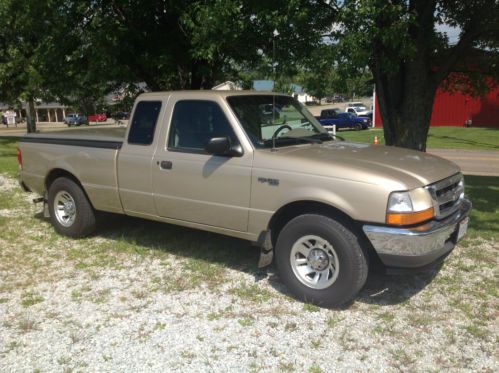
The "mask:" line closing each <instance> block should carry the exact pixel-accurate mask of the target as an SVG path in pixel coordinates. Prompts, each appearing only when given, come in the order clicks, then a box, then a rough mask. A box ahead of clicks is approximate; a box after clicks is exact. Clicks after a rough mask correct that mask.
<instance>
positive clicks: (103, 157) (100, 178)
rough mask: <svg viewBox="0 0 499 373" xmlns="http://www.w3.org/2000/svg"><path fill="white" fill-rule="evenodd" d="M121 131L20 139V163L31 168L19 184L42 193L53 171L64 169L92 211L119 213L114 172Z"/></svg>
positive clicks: (72, 132)
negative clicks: (21, 157)
mask: <svg viewBox="0 0 499 373" xmlns="http://www.w3.org/2000/svg"><path fill="white" fill-rule="evenodd" d="M125 132H126V128H88V129H74V130H63V131H54V132H48V133H40V134H30V135H27V136H25V137H24V138H23V139H22V142H23V143H24V145H23V153H22V155H23V161H24V162H25V163H26V164H29V165H31V166H33V167H28V168H26V170H24V171H23V183H24V184H25V185H29V186H30V188H31V189H34V190H37V191H38V190H44V189H46V188H45V184H46V183H47V182H50V181H51V180H53V179H54V178H56V177H57V176H58V172H57V171H54V170H65V171H67V172H69V173H71V174H72V175H74V176H75V177H76V178H77V180H79V181H80V182H81V184H82V186H83V188H84V190H85V192H86V193H87V195H88V197H89V199H90V200H91V201H92V203H93V206H94V208H96V209H98V210H103V211H109V212H118V213H122V212H123V209H122V207H121V203H120V199H119V193H118V182H117V175H116V170H117V156H118V150H119V149H120V148H121V146H122V144H123V140H124V137H125ZM47 145H50V146H47ZM62 154H64V156H61V155H62ZM45 178H46V179H45Z"/></svg>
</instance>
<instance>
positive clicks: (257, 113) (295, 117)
mask: <svg viewBox="0 0 499 373" xmlns="http://www.w3.org/2000/svg"><path fill="white" fill-rule="evenodd" d="M227 101H228V103H229V105H230V107H231V108H232V110H233V111H234V113H235V114H236V116H237V118H238V119H239V122H240V123H241V125H242V126H243V128H244V130H245V131H246V133H247V134H248V137H249V138H250V140H251V142H252V143H253V145H254V146H255V147H256V148H270V147H272V146H273V143H274V142H275V146H284V145H293V144H297V143H298V144H299V143H303V142H315V141H313V140H316V141H317V139H318V140H319V141H322V140H329V139H330V137H329V135H328V134H327V132H326V131H325V130H324V129H323V128H322V126H321V125H320V124H318V123H317V121H316V120H315V118H314V117H313V116H312V114H310V112H309V111H308V110H307V109H306V108H305V107H303V106H302V105H301V104H300V103H299V102H298V101H296V100H295V99H293V98H291V97H288V96H277V95H276V96H273V95H254V96H251V95H247V96H246V95H245V96H231V97H228V98H227ZM274 140H275V141H274Z"/></svg>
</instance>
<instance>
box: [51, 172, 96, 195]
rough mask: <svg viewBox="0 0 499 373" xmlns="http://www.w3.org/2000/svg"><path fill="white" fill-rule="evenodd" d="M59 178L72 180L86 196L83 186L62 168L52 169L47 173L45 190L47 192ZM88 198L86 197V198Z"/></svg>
mask: <svg viewBox="0 0 499 373" xmlns="http://www.w3.org/2000/svg"><path fill="white" fill-rule="evenodd" d="M59 177H66V178H68V179H71V180H73V181H74V182H75V183H76V184H78V185H79V186H80V188H81V190H83V193H85V194H86V192H85V189H84V188H83V185H81V183H80V180H78V179H77V178H76V176H74V175H73V174H72V173H71V172H69V171H66V170H63V169H62V168H54V169H53V170H51V171H50V172H49V174H48V175H47V177H46V178H45V190H47V191H48V190H49V188H50V185H52V183H53V182H54V181H55V180H56V179H57V178H59ZM87 197H88V196H87Z"/></svg>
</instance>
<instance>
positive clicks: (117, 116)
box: [114, 111, 129, 120]
mask: <svg viewBox="0 0 499 373" xmlns="http://www.w3.org/2000/svg"><path fill="white" fill-rule="evenodd" d="M128 115H129V113H128V111H117V112H116V113H114V119H116V120H124V119H128Z"/></svg>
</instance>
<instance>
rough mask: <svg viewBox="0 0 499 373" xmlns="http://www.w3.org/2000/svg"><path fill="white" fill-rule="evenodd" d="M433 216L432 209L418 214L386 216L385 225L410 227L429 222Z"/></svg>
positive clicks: (391, 214) (407, 213) (406, 213)
mask: <svg viewBox="0 0 499 373" xmlns="http://www.w3.org/2000/svg"><path fill="white" fill-rule="evenodd" d="M433 216H434V211H433V207H430V208H429V209H427V210H423V211H418V212H405V213H397V214H393V213H390V214H386V223H387V224H392V225H412V224H417V223H421V222H423V221H426V220H430V219H431V218H433Z"/></svg>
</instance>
